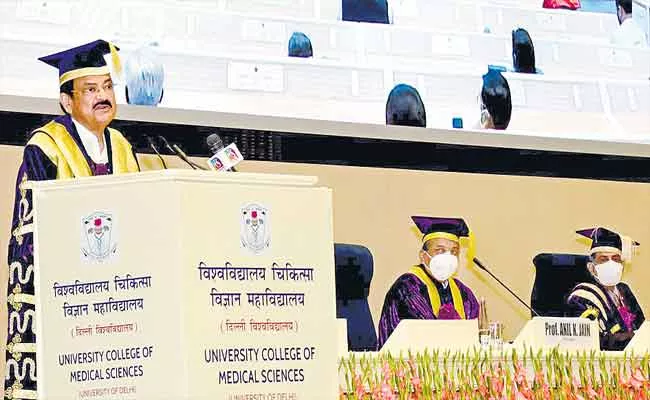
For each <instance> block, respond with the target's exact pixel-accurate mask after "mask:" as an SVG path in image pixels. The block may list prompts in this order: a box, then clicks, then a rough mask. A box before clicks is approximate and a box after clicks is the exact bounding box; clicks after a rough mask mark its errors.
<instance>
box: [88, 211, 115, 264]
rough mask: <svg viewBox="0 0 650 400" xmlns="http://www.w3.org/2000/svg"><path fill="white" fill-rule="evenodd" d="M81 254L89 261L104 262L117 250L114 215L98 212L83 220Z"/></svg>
mask: <svg viewBox="0 0 650 400" xmlns="http://www.w3.org/2000/svg"><path fill="white" fill-rule="evenodd" d="M82 229H83V233H82V244H81V254H82V255H83V258H84V259H85V260H87V261H97V262H103V261H106V260H108V259H109V258H111V257H113V256H114V255H115V254H116V252H117V243H115V239H116V237H115V234H114V232H113V217H112V216H111V215H110V214H107V213H104V212H96V213H93V214H91V215H89V216H88V217H86V218H84V219H83V221H82Z"/></svg>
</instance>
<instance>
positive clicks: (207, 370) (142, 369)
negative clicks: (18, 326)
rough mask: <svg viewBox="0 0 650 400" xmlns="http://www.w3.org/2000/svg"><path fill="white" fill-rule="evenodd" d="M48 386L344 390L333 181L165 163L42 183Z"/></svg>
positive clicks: (54, 392) (40, 262) (261, 393)
mask: <svg viewBox="0 0 650 400" xmlns="http://www.w3.org/2000/svg"><path fill="white" fill-rule="evenodd" d="M31 187H32V188H33V198H34V204H35V210H36V214H35V225H36V227H35V233H34V240H35V266H36V268H35V270H36V289H37V297H36V301H37V310H38V313H37V318H36V320H37V335H38V336H37V338H38V340H37V363H38V381H39V383H38V385H39V386H38V389H39V393H38V398H39V399H48V400H51V399H66V400H70V399H82V398H84V399H85V398H92V399H96V400H104V399H163V398H165V399H171V398H173V399H232V400H234V399H239V398H242V399H243V398H246V399H252V398H255V399H264V400H271V399H273V400H274V399H328V400H329V399H333V398H336V395H337V386H338V382H337V364H336V356H337V343H336V341H337V339H336V338H337V324H336V316H335V289H334V255H333V251H334V247H333V233H332V232H333V231H332V194H331V191H330V190H329V189H327V188H322V187H317V186H316V179H315V178H312V177H298V176H280V175H262V174H245V173H237V174H234V173H222V174H217V173H212V172H197V171H186V170H167V171H157V172H146V173H139V174H132V175H122V176H105V177H94V178H85V179H78V180H62V181H49V182H34V183H32V184H31Z"/></svg>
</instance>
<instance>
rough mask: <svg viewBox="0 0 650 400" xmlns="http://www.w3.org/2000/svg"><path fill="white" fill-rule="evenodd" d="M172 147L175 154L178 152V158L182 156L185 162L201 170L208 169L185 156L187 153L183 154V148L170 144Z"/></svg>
mask: <svg viewBox="0 0 650 400" xmlns="http://www.w3.org/2000/svg"><path fill="white" fill-rule="evenodd" d="M172 148H173V149H174V150H175V152H176V154H178V156H179V157H180V158H182V159H183V160H184V161H185V162H186V163H188V164H190V165H191V166H192V168H194V169H200V170H202V171H207V170H208V169H207V168H206V167H204V166H202V165H199V164H197V163H195V162H194V161H192V160H190V158H189V157H188V156H187V154H185V152H184V151H183V149H181V148H180V147H178V145H177V144H174V145H172Z"/></svg>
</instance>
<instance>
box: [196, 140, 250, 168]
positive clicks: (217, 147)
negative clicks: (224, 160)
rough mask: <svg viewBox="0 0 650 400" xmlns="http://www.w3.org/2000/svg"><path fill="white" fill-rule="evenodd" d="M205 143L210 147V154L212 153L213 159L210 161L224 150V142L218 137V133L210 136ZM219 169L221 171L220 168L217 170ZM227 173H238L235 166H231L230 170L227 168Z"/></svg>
mask: <svg viewBox="0 0 650 400" xmlns="http://www.w3.org/2000/svg"><path fill="white" fill-rule="evenodd" d="M205 143H206V144H207V145H208V149H209V150H210V153H212V157H210V160H212V159H213V158H214V157H215V156H216V155H217V154H218V153H219V152H221V151H222V150H223V149H224V145H223V141H222V140H221V136H219V135H217V134H216V133H212V134H210V135H208V137H207V138H206V139H205ZM233 145H234V144H233ZM235 147H236V146H235ZM242 159H243V157H242ZM220 162H221V161H220ZM211 165H212V164H211ZM217 169H220V168H217ZM226 171H232V172H237V170H236V169H235V166H234V165H233V166H231V167H230V168H226Z"/></svg>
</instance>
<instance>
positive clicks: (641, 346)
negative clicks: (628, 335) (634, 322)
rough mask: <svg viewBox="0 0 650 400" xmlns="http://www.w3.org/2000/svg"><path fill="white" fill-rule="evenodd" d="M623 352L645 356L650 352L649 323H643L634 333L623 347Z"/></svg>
mask: <svg viewBox="0 0 650 400" xmlns="http://www.w3.org/2000/svg"><path fill="white" fill-rule="evenodd" d="M625 351H627V352H634V354H646V353H648V352H650V323H649V322H648V321H645V322H644V323H643V324H641V327H640V328H639V329H638V330H637V331H636V332H634V337H633V338H632V339H631V340H630V342H629V343H628V344H627V346H625Z"/></svg>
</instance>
